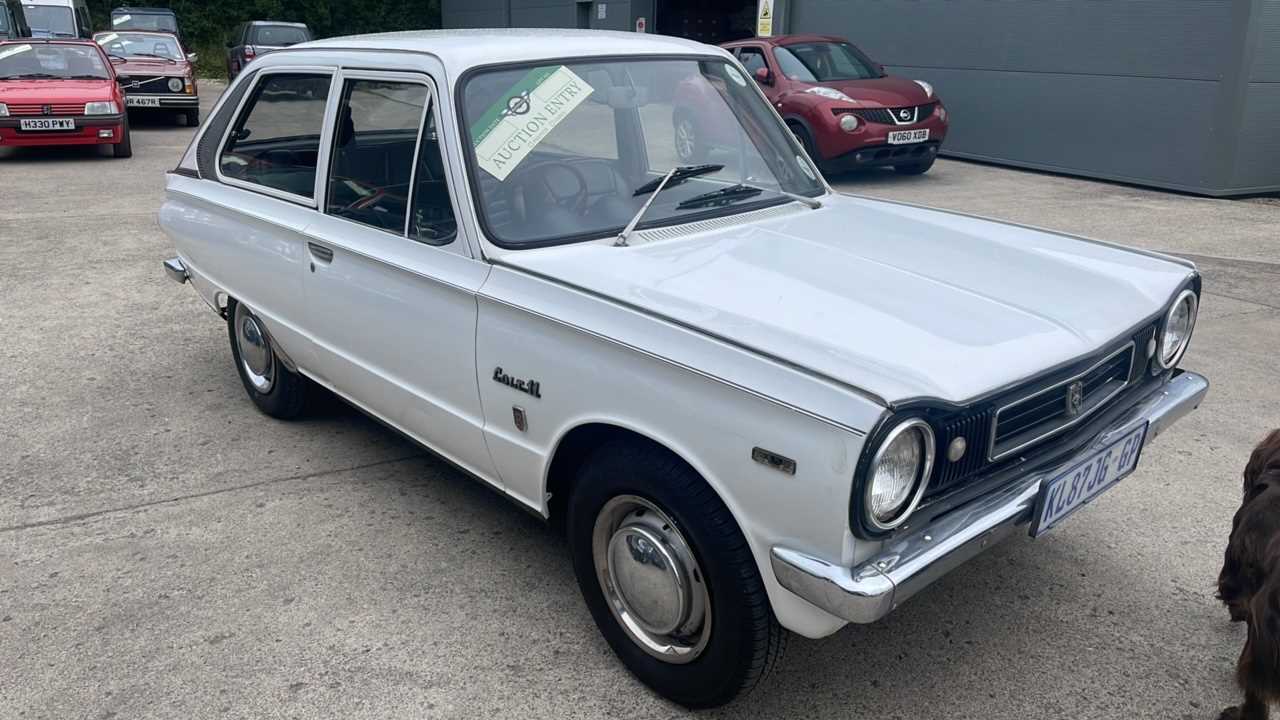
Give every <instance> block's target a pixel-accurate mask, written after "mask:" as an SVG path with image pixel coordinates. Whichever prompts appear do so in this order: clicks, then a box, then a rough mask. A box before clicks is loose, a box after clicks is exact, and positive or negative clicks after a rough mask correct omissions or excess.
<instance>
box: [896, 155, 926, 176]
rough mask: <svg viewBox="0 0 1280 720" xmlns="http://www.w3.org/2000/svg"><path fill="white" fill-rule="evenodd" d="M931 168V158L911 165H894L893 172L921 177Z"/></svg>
mask: <svg viewBox="0 0 1280 720" xmlns="http://www.w3.org/2000/svg"><path fill="white" fill-rule="evenodd" d="M931 167H933V158H929V159H928V160H925V161H924V162H920V163H913V164H911V165H894V166H893V171H894V172H896V173H899V174H902V175H923V174H925V173H927V172H929V168H931Z"/></svg>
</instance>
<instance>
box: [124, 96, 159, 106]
mask: <svg viewBox="0 0 1280 720" xmlns="http://www.w3.org/2000/svg"><path fill="white" fill-rule="evenodd" d="M124 104H125V105H126V106H128V107H160V98H158V97H130V96H127V95H126V96H125V98H124Z"/></svg>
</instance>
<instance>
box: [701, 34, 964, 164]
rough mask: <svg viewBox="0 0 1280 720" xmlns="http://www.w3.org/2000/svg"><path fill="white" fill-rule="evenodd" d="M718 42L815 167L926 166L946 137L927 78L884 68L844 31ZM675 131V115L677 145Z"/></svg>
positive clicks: (940, 108)
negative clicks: (757, 86) (911, 77)
mask: <svg viewBox="0 0 1280 720" xmlns="http://www.w3.org/2000/svg"><path fill="white" fill-rule="evenodd" d="M724 48H725V49H727V50H729V51H730V52H732V53H733V54H734V55H735V56H736V57H737V58H738V60H739V61H740V62H741V63H742V65H743V67H745V68H746V70H747V72H748V73H750V74H751V75H752V76H753V77H754V78H755V80H756V82H758V83H760V87H761V89H762V90H763V91H764V94H765V96H767V97H768V98H769V101H770V102H771V103H773V106H774V107H775V108H777V110H778V113H779V114H780V115H782V117H783V119H784V120H786V122H787V125H788V126H790V127H791V130H792V132H794V133H795V135H796V137H797V138H799V139H800V142H801V144H803V145H804V147H805V150H807V151H808V153H809V156H810V157H811V158H813V160H814V161H815V162H817V163H818V164H819V166H820V167H822V169H823V170H829V171H836V172H838V171H842V170H852V169H856V168H863V167H873V166H886V165H887V166H892V167H893V169H894V170H896V171H897V172H900V173H905V174H908V175H919V174H921V173H924V172H926V171H928V170H929V168H930V167H932V166H933V161H934V158H935V157H937V154H938V148H939V147H941V145H942V142H943V140H945V139H946V137H947V110H946V108H945V107H943V105H942V101H941V100H939V99H938V97H937V96H936V95H935V94H934V91H933V87H932V86H931V85H929V83H926V82H923V81H920V80H908V79H905V78H899V77H893V76H890V75H887V74H885V72H884V68H883V67H882V66H881V65H880V64H879V63H876V62H874V61H872V60H871V59H870V58H868V57H867V56H866V55H865V54H863V52H862V51H861V50H859V49H858V48H857V47H855V46H854V45H853V44H851V43H849V42H848V41H846V40H844V39H841V38H838V37H832V36H827V35H781V36H778V37H768V38H752V39H750V40H741V41H737V42H732V43H726V44H725V45H724ZM691 130H693V131H696V130H697V128H692V129H691ZM680 134H681V127H680V124H679V120H678V119H677V123H676V136H677V147H679V138H680Z"/></svg>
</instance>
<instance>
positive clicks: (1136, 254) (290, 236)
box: [160, 30, 1208, 707]
mask: <svg viewBox="0 0 1280 720" xmlns="http://www.w3.org/2000/svg"><path fill="white" fill-rule="evenodd" d="M688 83H695V84H702V85H703V86H704V89H705V90H706V92H702V93H698V94H699V95H700V96H702V97H703V98H704V102H705V103H706V106H705V107H703V108H700V110H699V111H700V112H701V113H702V116H703V117H716V118H718V122H719V123H721V124H723V125H724V126H727V127H731V128H733V133H734V134H736V141H735V142H729V143H723V145H724V147H722V148H718V149H717V150H716V151H715V152H713V153H712V154H711V155H710V156H709V157H708V158H706V159H705V164H703V165H698V166H683V167H681V166H680V165H679V160H678V155H677V153H676V149H675V139H674V134H673V131H672V117H673V112H674V110H675V107H674V103H675V100H674V96H675V88H676V87H678V86H681V85H682V84H685V86H687V84H688ZM682 102H683V101H682ZM160 224H161V226H162V227H163V228H164V230H165V232H166V233H167V234H168V235H169V236H170V237H171V238H172V239H173V241H174V244H175V245H176V246H177V251H178V257H177V258H174V259H173V260H169V261H167V262H166V263H165V265H166V269H167V271H168V272H169V274H170V275H171V276H172V277H173V278H174V279H176V280H178V281H180V282H185V281H187V280H190V282H191V284H192V285H193V286H194V287H195V289H196V290H197V291H198V293H199V294H200V296H201V297H202V298H203V299H204V300H205V301H206V302H207V303H208V304H209V305H210V306H211V307H212V308H213V309H214V310H215V311H216V312H218V313H219V314H220V315H221V316H222V317H223V318H225V320H226V323H227V328H228V334H229V336H230V342H231V352H232V356H233V358H234V361H235V367H236V370H237V371H238V372H239V374H240V377H241V379H242V380H243V382H244V387H245V390H246V391H248V394H249V396H250V398H252V400H253V402H254V403H255V404H256V405H257V406H258V407H259V408H260V409H261V410H262V411H263V412H266V413H267V414H269V415H272V416H275V417H279V418H292V417H295V416H297V415H299V414H300V413H302V412H304V410H305V408H306V407H307V400H308V398H309V397H311V396H312V395H314V394H315V393H316V392H317V391H318V390H319V389H320V388H324V389H325V390H328V391H331V392H333V393H336V394H337V395H339V396H341V397H342V398H344V399H345V400H346V401H348V402H350V403H351V404H352V405H354V406H356V407H358V408H360V409H361V410H363V411H364V412H366V413H368V414H369V415H371V416H373V417H375V418H377V419H379V420H381V421H382V422H383V423H385V424H387V425H389V426H391V427H393V428H396V429H397V430H399V431H400V432H402V433H404V434H405V435H406V436H408V437H410V438H412V439H413V440H415V441H417V442H418V443H421V444H422V445H424V446H426V447H427V448H430V449H431V450H433V451H435V452H436V453H438V454H440V455H441V456H443V457H445V458H447V459H448V460H450V461H451V462H453V463H454V464H456V465H457V466H458V467H460V468H462V469H463V470H465V471H466V472H467V473H469V474H470V475H473V476H475V477H476V478H478V479H480V480H481V481H483V482H485V483H488V484H489V485H492V486H493V487H494V488H496V489H497V490H499V491H500V492H502V493H504V494H506V495H507V496H508V497H510V498H511V499H512V500H513V501H514V502H516V503H518V504H520V505H522V506H524V507H526V508H528V509H529V510H531V511H532V512H534V513H537V514H538V515H540V516H542V517H544V518H546V519H547V520H549V521H550V522H551V523H553V524H554V525H556V526H557V527H561V528H563V529H564V531H565V532H567V534H568V544H569V547H570V550H571V553H572V557H573V564H574V569H575V570H576V572H577V577H578V580H579V583H580V585H581V589H582V593H583V596H584V598H585V600H586V604H587V606H588V607H589V608H590V610H591V613H592V615H593V616H594V618H595V621H596V623H597V624H598V625H599V628H600V630H601V632H602V633H603V634H604V636H605V637H606V638H607V640H608V642H609V643H610V645H611V646H612V647H613V649H614V651H615V652H616V653H617V654H618V656H619V657H620V658H621V659H622V661H623V662H624V663H625V664H626V665H627V667H628V668H630V669H631V670H632V671H633V672H634V673H635V674H636V675H637V676H639V678H640V679H641V680H643V681H644V682H645V683H647V684H648V685H650V686H651V687H653V688H654V689H655V690H657V691H658V692H659V693H661V694H662V695H664V696H666V697H668V698H670V699H672V700H674V701H676V702H678V703H682V704H684V705H686V706H690V707H706V706H714V705H717V704H721V703H724V702H727V701H728V700H730V699H731V698H733V697H734V696H735V695H737V694H738V693H739V692H740V691H743V690H745V689H749V688H751V687H752V686H753V685H754V683H755V682H756V681H757V680H758V679H759V678H760V677H761V675H762V674H763V673H764V671H765V670H766V669H767V668H768V667H769V666H770V665H771V664H772V663H773V662H774V661H775V660H776V659H777V657H778V656H779V653H780V651H781V649H782V647H783V645H784V640H785V631H784V628H785V629H786V630H790V631H794V632H797V633H800V634H801V635H804V636H807V637H810V638H820V637H823V636H826V635H830V634H831V633H834V632H835V631H836V630H838V629H839V628H841V627H842V626H844V625H845V624H846V623H850V622H854V623H866V622H872V621H874V620H877V619H878V618H881V617H883V616H884V615H885V614H887V613H889V612H890V611H891V610H893V609H894V608H895V607H897V606H898V605H900V604H901V603H902V602H903V601H905V600H906V599H907V598H909V597H911V596H912V595H913V594H915V593H916V592H919V591H920V590H921V589H922V588H924V587H925V586H926V585H928V584H929V583H931V582H932V581H934V580H936V579H938V578H940V577H942V576H943V575H944V574H945V573H947V572H949V571H950V570H952V569H954V568H956V567H957V566H959V565H960V564H962V563H963V562H965V561H966V560H968V559H969V558H971V557H973V556H974V555H975V554H977V553H979V552H980V551H982V550H983V549H985V548H987V547H989V546H990V545H991V544H992V543H993V542H994V541H995V540H997V539H999V538H1001V537H1003V536H1007V535H1009V534H1011V533H1014V532H1019V531H1021V532H1030V533H1031V534H1033V535H1039V534H1041V533H1043V532H1045V531H1046V530H1049V529H1050V528H1052V527H1053V526H1055V525H1056V524H1057V523H1058V522H1060V521H1061V520H1062V519H1063V518H1064V517H1066V516H1067V515H1068V514H1069V513H1070V512H1071V511H1073V510H1075V509H1077V508H1079V507H1080V506H1082V505H1083V504H1084V503H1086V502H1087V501H1089V500H1091V499H1093V498H1095V497H1096V496H1097V495H1098V494H1099V493H1101V492H1102V491H1104V490H1106V489H1107V488H1109V487H1112V486H1113V485H1114V483H1116V482H1117V481H1119V480H1120V479H1121V478H1122V477H1124V476H1125V475H1126V474H1128V473H1130V472H1131V471H1132V470H1133V469H1134V467H1135V466H1136V464H1137V462H1138V460H1139V457H1140V454H1141V452H1142V451H1143V449H1144V448H1145V446H1146V445H1147V443H1149V442H1150V441H1151V440H1152V439H1153V438H1154V437H1155V436H1156V435H1158V434H1159V433H1160V432H1161V431H1163V430H1164V429H1165V428H1167V427H1168V426H1169V425H1170V424H1171V423H1173V422H1175V421H1176V420H1177V419H1179V418H1180V417H1182V416H1183V415H1185V414H1186V413H1188V412H1190V411H1191V410H1192V409H1193V408H1194V407H1196V406H1197V405H1198V404H1199V403H1200V401H1201V400H1202V398H1203V397H1204V395H1205V393H1206V391H1207V389H1208V383H1207V382H1206V381H1205V379H1204V378H1202V377H1201V376H1199V375H1196V374H1194V373H1191V372H1185V371H1182V370H1179V369H1177V365H1178V363H1179V360H1180V359H1181V358H1182V356H1183V353H1184V352H1185V350H1186V348H1187V344H1188V342H1189V341H1190V337H1191V333H1192V329H1193V327H1194V324H1195V319H1196V310H1197V306H1198V298H1199V293H1200V277H1199V275H1198V274H1197V273H1196V270H1195V268H1194V266H1193V265H1191V264H1190V263H1187V262H1183V261H1181V260H1178V259H1175V258H1171V257H1166V256H1163V255H1157V254H1153V253H1149V252H1142V251H1138V250H1132V249H1128V248H1124V247H1119V246H1115V245H1110V244H1107V243H1102V242H1096V241H1091V240H1085V239H1079V238H1071V237H1065V236H1062V235H1058V234H1054V233H1050V232H1045V231H1041V230H1036V229H1032V228H1026V227H1019V226H1014V225H1009V224H1003V223H996V222H991V221H988V220H983V219H980V218H974V217H969V216H965V215H961V214H957V213H951V212H943V211H938V210H930V209H926V208H921V207H915V206H910V205H904V204H898V203H890V202H882V201H872V200H866V199H861V198H856V197H849V196H843V195H839V194H835V193H833V192H832V191H831V189H830V188H829V187H828V186H827V184H826V183H825V182H824V181H823V179H822V177H821V176H820V175H819V174H818V172H817V171H816V170H815V169H814V167H813V164H812V163H811V162H810V161H809V159H808V158H807V157H806V156H805V155H804V153H803V151H802V150H801V148H800V146H799V145H798V144H797V143H796V141H795V138H794V137H793V136H792V135H791V133H790V132H789V131H788V130H787V127H786V126H785V125H784V124H783V123H782V121H781V120H780V118H779V117H778V115H777V114H776V113H775V112H774V111H773V109H772V108H771V107H770V105H769V104H768V102H767V101H766V100H765V99H764V97H763V96H762V95H761V93H760V90H759V89H758V88H757V87H756V84H755V83H754V82H753V81H752V80H751V79H750V78H749V77H747V76H746V75H745V73H744V72H743V70H742V68H741V66H739V65H738V64H737V63H736V61H734V60H733V59H732V58H731V56H730V55H728V54H727V53H725V52H724V51H722V50H720V49H718V48H713V47H709V46H706V45H701V44H697V43H693V42H687V41H684V40H679V39H675V38H669V37H661V36H654V35H640V34H630V33H617V34H615V33H600V32H574V31H560V30H553V31H543V30H520V31H448V32H422V33H408V34H395V35H382V36H366V37H355V38H337V39H332V40H324V41H319V42H311V43H307V44H304V45H300V46H296V47H294V48H290V49H288V50H282V51H280V52H277V53H273V54H271V55H269V56H267V57H264V58H261V59H259V60H258V62H257V63H255V64H254V65H253V66H252V67H250V68H249V69H248V70H247V71H246V72H245V73H244V74H243V75H241V76H240V77H239V78H237V80H236V81H235V83H234V84H232V86H231V87H230V88H229V89H228V90H227V91H226V93H225V94H224V96H223V97H222V99H221V101H220V102H219V104H218V107H217V108H216V109H215V111H214V113H213V115H212V117H211V118H210V119H209V120H208V122H207V123H206V124H205V126H204V127H203V128H201V130H200V133H199V134H198V135H197V137H196V139H195V141H194V143H193V144H192V146H191V148H190V149H189V150H188V151H187V153H186V155H185V157H184V158H183V160H182V162H181V164H180V165H179V167H178V168H176V169H175V170H174V171H173V172H172V173H170V174H169V176H168V184H167V194H166V201H165V203H164V206H163V209H162V210H161V211H160ZM512 551H513V555H514V554H518V548H512ZM496 590H497V591H499V592H502V591H504V590H502V589H500V588H499V589H496Z"/></svg>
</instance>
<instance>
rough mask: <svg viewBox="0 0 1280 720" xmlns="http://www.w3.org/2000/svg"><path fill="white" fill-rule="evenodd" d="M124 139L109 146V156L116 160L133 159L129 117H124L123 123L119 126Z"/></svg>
mask: <svg viewBox="0 0 1280 720" xmlns="http://www.w3.org/2000/svg"><path fill="white" fill-rule="evenodd" d="M121 127H122V128H123V129H122V130H121V132H123V133H124V137H122V138H120V142H118V143H116V144H115V145H112V146H111V154H112V155H113V156H114V157H118V158H130V157H133V136H132V134H131V133H130V132H129V117H128V116H127V115H126V116H125V119H124V123H123V125H122V126H121Z"/></svg>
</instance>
